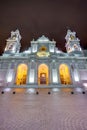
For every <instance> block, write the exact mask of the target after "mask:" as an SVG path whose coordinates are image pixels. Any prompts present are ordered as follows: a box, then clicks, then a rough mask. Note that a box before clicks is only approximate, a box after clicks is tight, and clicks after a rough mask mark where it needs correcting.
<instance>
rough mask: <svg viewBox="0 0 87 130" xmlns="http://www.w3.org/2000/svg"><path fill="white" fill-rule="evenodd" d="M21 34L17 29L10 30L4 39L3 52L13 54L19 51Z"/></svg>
mask: <svg viewBox="0 0 87 130" xmlns="http://www.w3.org/2000/svg"><path fill="white" fill-rule="evenodd" d="M20 40H21V35H20V32H19V30H18V29H17V30H16V31H11V37H10V38H8V39H7V40H6V47H5V50H4V54H15V53H19V51H20V47H21V43H20Z"/></svg>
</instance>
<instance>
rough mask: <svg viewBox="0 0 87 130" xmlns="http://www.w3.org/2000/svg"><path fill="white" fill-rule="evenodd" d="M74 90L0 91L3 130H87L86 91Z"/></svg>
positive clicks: (0, 119)
mask: <svg viewBox="0 0 87 130" xmlns="http://www.w3.org/2000/svg"><path fill="white" fill-rule="evenodd" d="M71 91H72V90H70V89H62V90H61V91H60V90H59V91H57V92H52V91H50V90H49V89H39V90H38V92H39V94H36V93H29V92H28V91H27V90H26V89H12V90H10V89H8V90H7V91H4V93H2V90H1V89H0V130H87V92H86V93H85V94H82V92H80V91H79V92H76V91H75V93H74V94H71ZM13 92H16V93H14V94H13ZM48 92H51V93H49V94H48Z"/></svg>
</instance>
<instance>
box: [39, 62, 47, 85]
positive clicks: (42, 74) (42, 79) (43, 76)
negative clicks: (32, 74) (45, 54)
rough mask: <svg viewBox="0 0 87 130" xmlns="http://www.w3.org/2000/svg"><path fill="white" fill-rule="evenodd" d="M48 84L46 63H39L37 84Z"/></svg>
mask: <svg viewBox="0 0 87 130" xmlns="http://www.w3.org/2000/svg"><path fill="white" fill-rule="evenodd" d="M48 84H49V69H48V66H47V65H46V64H41V65H39V67H38V85H48Z"/></svg>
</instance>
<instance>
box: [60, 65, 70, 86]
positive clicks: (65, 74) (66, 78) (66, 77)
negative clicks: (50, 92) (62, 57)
mask: <svg viewBox="0 0 87 130" xmlns="http://www.w3.org/2000/svg"><path fill="white" fill-rule="evenodd" d="M59 74H60V80H61V84H66V85H67V84H72V81H71V76H70V71H69V68H68V66H67V65H66V64H61V65H60V67H59Z"/></svg>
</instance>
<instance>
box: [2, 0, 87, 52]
mask: <svg viewBox="0 0 87 130" xmlns="http://www.w3.org/2000/svg"><path fill="white" fill-rule="evenodd" d="M16 29H19V31H20V33H21V36H22V40H21V45H22V47H21V51H23V50H25V49H28V47H29V46H30V41H31V40H32V39H33V38H34V39H35V40H36V39H37V38H38V37H40V36H42V35H45V36H47V37H48V38H49V39H50V40H52V39H54V40H55V41H56V42H57V46H58V48H59V49H60V50H63V51H65V35H66V32H67V29H71V30H72V31H76V32H77V36H78V37H79V39H80V40H81V46H82V48H83V49H87V0H15V1H14V0H9V1H8V0H1V1H0V54H1V53H3V51H4V48H5V45H6V39H7V38H8V37H10V32H11V31H12V30H13V31H14V30H16Z"/></svg>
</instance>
